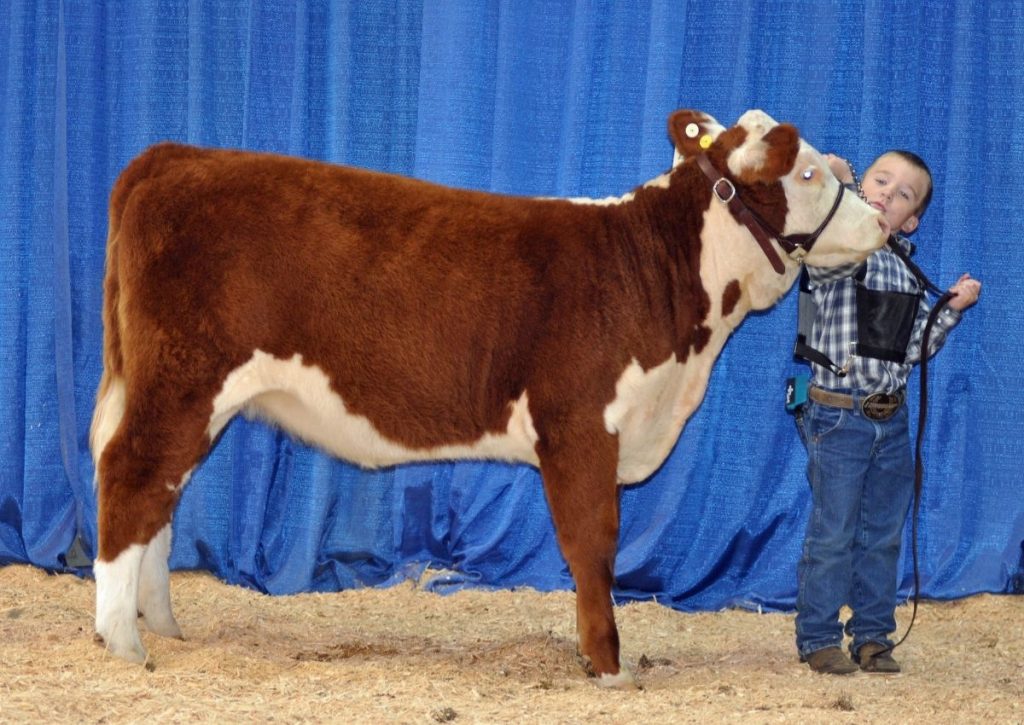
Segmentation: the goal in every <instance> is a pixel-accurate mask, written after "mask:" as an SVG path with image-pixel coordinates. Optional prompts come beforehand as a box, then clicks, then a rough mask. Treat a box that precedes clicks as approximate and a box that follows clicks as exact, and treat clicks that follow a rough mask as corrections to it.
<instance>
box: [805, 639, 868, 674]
mask: <svg viewBox="0 0 1024 725" xmlns="http://www.w3.org/2000/svg"><path fill="white" fill-rule="evenodd" d="M865 646H866V645H865ZM862 649H863V648H862ZM803 660H804V662H806V663H807V664H808V666H810V668H811V669H812V670H814V671H815V672H818V673H820V674H823V675H849V674H851V673H853V672H856V671H857V665H855V664H854V663H853V662H852V661H851V660H850V658H849V657H847V656H846V655H844V654H843V651H842V650H841V649H840V648H839V647H825V648H824V649H819V650H816V651H814V652H811V653H810V654H809V655H807V656H806V657H804V658H803Z"/></svg>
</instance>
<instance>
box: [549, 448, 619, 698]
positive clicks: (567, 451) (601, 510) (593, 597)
mask: <svg viewBox="0 0 1024 725" xmlns="http://www.w3.org/2000/svg"><path fill="white" fill-rule="evenodd" d="M537 452H538V456H539V458H540V468H541V476H542V477H543V479H544V491H545V493H546V494H547V499H548V505H549V506H550V508H551V514H552V517H553V518H554V522H555V531H556V533H557V536H558V543H559V546H560V547H561V549H562V555H563V556H564V557H565V560H566V562H567V563H568V564H569V570H570V571H571V572H572V576H573V579H574V580H575V582H576V630H577V635H578V638H579V643H578V644H579V652H580V655H582V657H583V658H584V660H585V661H587V662H589V665H590V668H591V669H592V670H593V674H594V675H595V676H596V677H597V678H598V684H599V685H602V686H606V687H633V686H635V682H634V680H633V677H632V675H631V674H630V672H629V670H627V669H625V668H620V665H619V632H618V629H617V628H616V626H615V613H614V611H613V609H612V598H611V589H612V583H613V580H614V569H615V551H616V548H617V546H618V538H619V496H618V486H617V481H616V468H617V462H618V448H617V444H616V441H615V439H614V438H613V437H612V436H610V435H609V434H608V433H607V432H605V431H604V430H603V429H600V428H598V429H595V430H592V431H590V432H589V434H582V435H580V434H577V435H565V434H561V435H558V436H544V435H542V436H541V440H540V442H539V443H538V444H537Z"/></svg>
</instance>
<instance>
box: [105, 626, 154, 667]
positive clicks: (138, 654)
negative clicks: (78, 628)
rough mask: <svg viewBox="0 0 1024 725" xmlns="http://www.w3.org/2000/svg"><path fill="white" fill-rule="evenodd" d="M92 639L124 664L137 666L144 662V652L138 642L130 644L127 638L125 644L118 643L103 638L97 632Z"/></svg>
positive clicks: (140, 643)
mask: <svg viewBox="0 0 1024 725" xmlns="http://www.w3.org/2000/svg"><path fill="white" fill-rule="evenodd" d="M93 639H94V641H96V642H97V643H98V644H99V645H100V646H102V647H103V648H104V649H105V650H106V651H107V652H109V653H110V654H112V655H114V656H115V657H117V658H119V659H122V660H124V661H125V662H132V663H134V664H138V665H141V664H145V662H146V650H145V648H144V647H143V646H142V642H141V641H139V640H136V641H135V642H132V641H131V639H130V638H129V640H128V641H127V642H121V643H119V642H117V641H116V640H113V639H108V638H106V637H104V636H103V635H102V634H100V633H99V632H97V633H96V635H95V636H94V637H93Z"/></svg>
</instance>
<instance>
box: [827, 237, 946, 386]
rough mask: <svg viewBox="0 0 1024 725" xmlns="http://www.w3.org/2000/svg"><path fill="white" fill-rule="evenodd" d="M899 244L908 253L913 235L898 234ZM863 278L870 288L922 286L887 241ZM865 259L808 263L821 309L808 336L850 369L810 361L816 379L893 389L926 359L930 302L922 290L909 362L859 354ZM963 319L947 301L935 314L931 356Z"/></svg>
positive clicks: (831, 383)
mask: <svg viewBox="0 0 1024 725" xmlns="http://www.w3.org/2000/svg"><path fill="white" fill-rule="evenodd" d="M897 239H898V240H899V244H900V246H901V247H902V248H903V249H904V251H906V252H907V253H908V254H909V253H910V251H911V249H912V247H911V244H910V242H909V241H907V240H906V239H903V238H902V237H897ZM865 264H867V270H866V274H865V277H864V284H865V285H866V286H867V287H868V288H869V289H874V290H881V291H891V292H911V293H919V292H921V291H922V290H921V287H920V285H919V284H918V282H917V279H916V278H915V277H914V275H913V274H911V272H910V270H909V269H907V266H906V265H905V264H903V262H902V260H900V258H899V257H898V256H896V254H895V253H894V252H893V251H892V250H891V249H889V248H888V247H883V248H882V249H880V250H878V251H877V252H875V253H874V254H872V255H871V256H870V257H868V260H867V262H866V263H865ZM859 266H860V265H846V266H843V267H833V268H828V269H826V268H821V267H810V266H809V267H807V275H808V278H809V280H810V287H811V294H812V295H813V297H814V302H815V303H816V304H817V307H818V310H817V314H816V315H815V318H814V327H813V328H812V330H811V336H810V339H809V340H808V341H807V344H809V345H810V346H811V347H812V348H815V349H817V350H820V351H821V352H823V353H825V355H827V356H828V357H829V358H830V359H831V360H832V361H833V362H834V363H835V364H836V365H838V366H839V367H841V368H843V367H845V368H847V370H848V374H847V376H846V377H844V378H841V377H839V376H837V375H835V374H834V373H832V372H831V371H829V370H828V369H826V368H824V367H822V366H820V365H816V364H813V363H812V364H811V374H812V375H811V382H812V384H813V385H815V386H817V387H820V388H826V389H828V390H853V391H856V392H860V393H864V394H870V393H882V392H885V393H891V392H895V391H897V390H899V389H901V388H903V387H905V386H906V384H907V378H908V377H909V376H910V370H911V368H912V367H913V366H914V364H915V363H917V362H919V361H920V359H921V336H922V333H923V332H924V326H925V323H926V322H927V321H928V314H929V312H930V311H931V304H930V303H929V302H928V299H927V298H926V297H925V296H923V295H922V297H921V302H920V305H919V307H918V311H917V318H916V320H915V321H914V331H913V334H912V335H911V337H910V344H909V345H908V346H907V358H906V362H905V363H894V362H888V361H886V360H877V359H875V358H869V357H861V356H858V355H856V354H855V351H856V345H857V292H856V290H857V283H856V281H855V280H854V278H853V275H854V273H855V272H856V271H857V269H858V268H859ZM959 321H960V313H959V312H958V311H956V310H953V309H951V308H949V307H946V308H945V309H944V310H943V311H942V312H941V313H940V314H939V317H938V318H937V319H936V321H935V324H934V326H933V327H932V332H931V336H930V340H929V341H928V347H929V355H928V357H931V356H932V355H934V354H935V353H937V352H938V351H939V349H940V348H941V347H942V345H943V344H944V343H945V341H946V335H947V334H948V333H949V331H950V330H951V329H953V327H954V326H955V325H956V324H957V323H958V322H959Z"/></svg>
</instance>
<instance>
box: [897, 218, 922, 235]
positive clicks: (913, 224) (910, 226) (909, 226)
mask: <svg viewBox="0 0 1024 725" xmlns="http://www.w3.org/2000/svg"><path fill="white" fill-rule="evenodd" d="M920 223H921V219H920V217H918V216H917V214H911V215H910V218H909V219H907V220H906V221H905V222H903V225H902V226H901V227H900V231H901V232H903V233H904V234H912V233H913V232H914V230H916V229H917V225H918V224H920Z"/></svg>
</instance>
